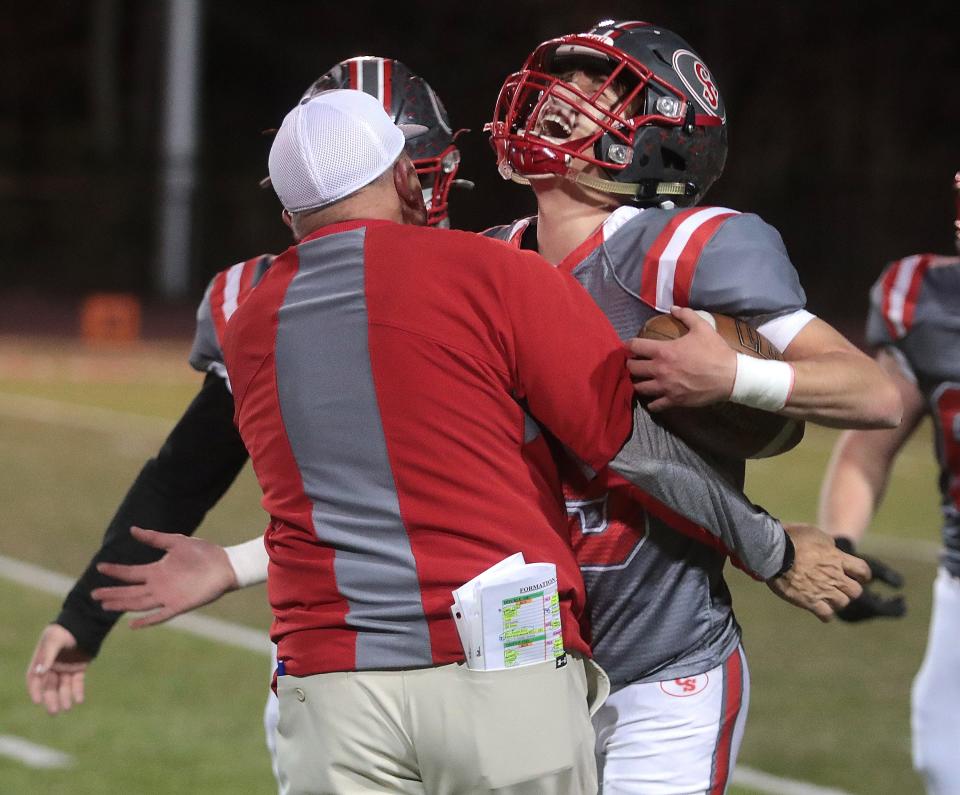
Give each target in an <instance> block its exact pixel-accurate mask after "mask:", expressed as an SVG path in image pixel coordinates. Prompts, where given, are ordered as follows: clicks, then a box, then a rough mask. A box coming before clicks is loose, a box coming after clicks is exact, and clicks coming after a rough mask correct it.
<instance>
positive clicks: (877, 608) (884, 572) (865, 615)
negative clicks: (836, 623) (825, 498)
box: [834, 537, 907, 622]
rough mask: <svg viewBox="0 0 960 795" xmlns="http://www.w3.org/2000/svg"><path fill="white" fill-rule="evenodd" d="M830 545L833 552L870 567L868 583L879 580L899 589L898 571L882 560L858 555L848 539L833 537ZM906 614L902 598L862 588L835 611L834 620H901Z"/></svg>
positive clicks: (900, 581)
mask: <svg viewBox="0 0 960 795" xmlns="http://www.w3.org/2000/svg"><path fill="white" fill-rule="evenodd" d="M834 543H835V544H836V545H837V549H839V550H840V551H842V552H846V553H847V554H848V555H855V556H856V557H858V558H860V559H861V560H863V561H864V562H865V563H866V564H867V565H868V566H869V567H870V579H871V581H874V580H879V581H880V582H883V583H886V584H887V585H889V586H891V587H892V588H900V587H902V586H903V577H902V576H901V575H900V572H898V571H896V570H895V569H892V568H890V567H889V566H888V565H887V564H886V563H884V562H883V561H880V560H877V559H876V558H872V557H869V556H868V555H861V554H860V553H859V552H857V550H856V549H855V548H854V545H853V541H851V540H850V539H849V538H844V537H840V538H835V539H834ZM906 613H907V603H906V600H905V599H904V598H903V597H902V596H880V595H879V594H876V593H874V592H873V591H871V590H869V589H868V588H864V589H863V593H862V594H860V596H859V597H857V598H856V599H852V600H851V601H850V604H848V605H847V606H846V607H844V608H843V609H842V610H838V611H837V618H839V619H840V620H841V621H850V622H854V621H866V620H867V619H870V618H880V617H887V618H902V617H903V616H905V615H906Z"/></svg>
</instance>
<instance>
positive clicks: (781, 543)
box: [610, 406, 786, 580]
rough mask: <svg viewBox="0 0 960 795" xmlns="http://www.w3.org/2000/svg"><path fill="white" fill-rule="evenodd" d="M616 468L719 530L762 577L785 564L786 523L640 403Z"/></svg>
mask: <svg viewBox="0 0 960 795" xmlns="http://www.w3.org/2000/svg"><path fill="white" fill-rule="evenodd" d="M610 468H611V469H612V470H614V471H615V472H617V473H618V474H619V475H621V476H622V477H624V478H626V479H627V480H628V481H630V482H631V483H633V484H634V485H635V486H637V487H638V488H640V489H642V490H643V491H645V492H646V493H647V494H649V495H651V496H652V497H654V498H655V499H657V500H659V501H660V502H662V503H664V504H665V505H667V506H668V507H669V508H671V509H672V510H673V511H675V512H676V513H678V514H680V515H681V516H683V517H684V518H686V519H688V520H689V521H691V522H693V523H695V524H697V525H699V526H701V527H703V528H704V529H706V530H707V531H708V532H710V533H711V534H713V535H714V536H715V537H716V538H717V539H719V541H720V543H721V544H722V545H723V546H724V547H726V549H728V550H729V551H730V553H731V554H733V555H735V556H736V557H737V558H738V560H739V562H740V563H741V564H742V566H743V568H745V569H746V570H747V571H748V572H749V573H751V574H752V575H754V576H755V577H757V578H759V579H764V580H765V579H769V578H770V577H772V576H774V575H775V574H776V573H777V572H778V571H779V570H780V567H781V566H782V564H783V560H784V548H785V544H786V539H785V534H784V530H783V526H782V525H781V524H780V523H779V522H778V521H777V520H776V519H774V518H773V517H771V516H770V515H769V514H767V513H766V512H765V511H763V510H761V509H760V508H757V507H756V506H754V505H753V504H751V503H750V501H749V500H748V499H747V498H746V496H745V495H744V493H743V492H742V491H741V490H740V489H739V488H737V487H736V486H735V485H733V484H732V483H730V481H729V480H727V479H726V477H725V476H724V475H723V474H722V473H721V472H720V471H719V470H718V469H716V468H715V467H714V466H713V465H712V464H710V463H709V462H708V461H706V460H705V459H704V458H703V457H702V456H700V455H699V454H698V453H696V452H695V451H694V450H693V449H691V448H690V447H689V446H688V445H687V444H686V443H684V442H683V441H682V440H681V439H679V438H678V437H676V436H674V435H673V434H672V433H670V432H669V431H667V430H666V429H664V428H663V427H662V426H661V425H659V424H657V423H656V422H655V421H654V420H653V418H652V417H651V415H650V414H649V413H648V412H647V411H645V410H644V409H642V408H640V407H639V406H637V407H636V408H635V410H634V429H633V434H632V435H631V437H630V439H629V440H628V441H627V443H626V444H625V445H624V447H623V449H622V450H621V451H620V452H619V453H618V455H617V456H616V458H614V459H613V461H611V462H610Z"/></svg>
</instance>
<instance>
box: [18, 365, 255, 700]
mask: <svg viewBox="0 0 960 795" xmlns="http://www.w3.org/2000/svg"><path fill="white" fill-rule="evenodd" d="M246 460H247V451H246V449H245V448H244V446H243V442H242V441H241V440H240V435H239V433H238V432H237V429H236V427H235V426H234V424H233V398H232V397H231V395H230V392H229V391H228V389H227V388H226V384H225V382H224V380H223V379H222V378H220V377H219V376H216V375H208V376H207V378H206V380H205V381H204V383H203V386H202V387H201V389H200V391H199V393H198V394H197V396H196V397H195V398H194V400H193V402H192V403H191V404H190V406H189V407H188V408H187V410H186V411H185V413H184V415H183V416H182V417H181V418H180V420H179V422H177V424H176V426H175V427H174V429H173V430H172V431H171V433H170V435H169V437H168V438H167V440H166V441H165V442H164V444H163V446H162V447H161V449H160V451H159V452H158V453H157V456H156V457H155V458H152V459H150V460H149V461H147V463H146V464H145V465H144V467H143V469H142V470H141V471H140V474H139V475H138V476H137V478H136V480H135V481H134V482H133V484H132V485H131V487H130V490H129V491H128V492H127V495H126V497H124V500H123V502H122V503H121V504H120V506H119V508H118V509H117V512H116V514H115V515H114V517H113V519H112V520H111V521H110V524H109V525H108V526H107V530H106V533H105V534H104V538H103V543H102V544H101V546H100V549H99V550H98V551H97V553H96V554H95V555H94V556H93V558H92V559H91V561H90V563H89V564H88V565H87V568H86V570H85V571H84V573H83V575H82V576H81V577H80V579H79V580H77V583H76V584H75V585H74V587H73V589H72V590H71V591H70V593H69V595H68V596H67V598H66V600H65V601H64V603H63V607H62V609H61V611H60V615H58V616H57V618H56V619H55V621H54V623H52V624H50V625H48V626H47V627H46V628H44V630H43V631H42V632H41V634H40V638H39V640H38V642H37V646H36V649H35V650H34V653H33V656H32V657H31V659H30V663H29V665H28V667H27V672H26V684H27V691H28V693H29V694H30V697H31V699H32V700H33V702H34V703H35V704H43V706H44V707H45V708H46V710H47V712H49V713H50V714H51V715H53V714H56V713H58V712H61V711H64V710H68V709H70V708H71V707H72V706H73V704H75V703H80V702H82V701H83V695H84V694H83V678H84V673H85V671H86V667H87V665H88V664H89V663H90V661H91V660H92V659H93V658H94V657H95V656H96V655H97V653H98V652H99V650H100V645H101V643H102V642H103V640H104V638H105V637H106V636H107V634H108V633H109V632H110V630H111V628H112V627H113V626H114V624H115V623H116V622H117V619H118V618H119V617H120V614H119V613H117V612H112V611H108V610H105V609H104V608H103V607H101V605H100V604H99V603H98V602H97V601H96V600H94V599H93V598H92V596H91V591H93V589H94V588H97V587H101V586H105V585H109V584H110V583H111V580H110V578H109V577H106V576H104V575H103V574H101V573H100V572H99V571H98V570H97V564H98V563H100V562H101V561H105V560H110V561H122V562H124V563H129V564H137V563H149V562H151V561H154V560H157V559H158V558H159V557H160V556H161V554H162V552H161V551H158V550H156V549H154V548H152V547H149V546H145V545H144V544H141V543H140V542H139V541H137V540H136V539H135V538H132V537H131V535H130V527H131V525H147V526H149V527H154V528H156V529H158V530H160V531H162V532H164V533H180V532H187V533H192V532H193V531H194V530H196V528H197V526H198V525H199V524H200V522H201V521H202V520H203V517H204V516H205V515H206V512H207V511H208V510H209V509H210V508H211V507H213V505H215V504H216V502H217V501H218V500H219V499H220V497H222V496H223V494H224V492H225V491H226V490H227V488H229V486H230V484H231V483H232V482H233V481H234V479H235V478H236V476H237V473H239V471H240V469H241V468H242V467H243V465H244V463H245V462H246Z"/></svg>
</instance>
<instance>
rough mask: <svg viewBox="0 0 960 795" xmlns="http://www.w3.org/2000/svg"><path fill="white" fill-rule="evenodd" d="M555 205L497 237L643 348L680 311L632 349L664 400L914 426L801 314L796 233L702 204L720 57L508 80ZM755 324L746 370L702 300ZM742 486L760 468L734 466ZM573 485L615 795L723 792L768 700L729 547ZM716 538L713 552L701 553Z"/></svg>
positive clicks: (570, 496) (721, 126)
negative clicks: (548, 265) (663, 334)
mask: <svg viewBox="0 0 960 795" xmlns="http://www.w3.org/2000/svg"><path fill="white" fill-rule="evenodd" d="M487 129H488V130H489V131H490V133H491V139H492V143H493V146H494V149H495V151H496V154H497V160H498V166H499V169H500V172H501V174H502V175H503V176H504V177H505V178H510V179H513V180H514V181H516V182H521V183H524V184H529V185H530V187H531V188H532V189H533V191H534V194H535V195H536V199H537V209H538V212H537V215H536V216H535V217H533V218H524V219H521V220H519V221H517V222H515V223H513V224H511V225H508V226H503V227H497V228H495V229H492V230H489V231H488V232H487V234H490V235H492V236H495V237H499V238H501V239H503V240H506V241H508V242H510V243H512V244H513V245H516V246H521V247H525V248H531V249H535V250H537V251H539V252H540V254H541V255H543V256H544V257H546V258H547V259H548V260H549V261H550V262H552V263H553V264H554V265H556V266H557V267H558V268H561V269H563V270H566V271H567V272H569V273H571V274H572V275H573V276H574V277H575V278H576V279H578V280H579V281H580V282H581V284H583V286H584V287H585V288H586V289H587V290H588V291H589V292H590V294H591V295H592V296H593V297H594V299H595V300H596V301H597V303H598V304H599V305H600V307H601V308H602V309H603V310H604V312H605V313H606V314H607V316H608V317H609V319H610V321H611V322H612V323H613V325H614V327H615V328H616V329H617V331H618V332H619V333H620V335H621V337H622V338H623V339H624V340H628V339H629V338H631V337H633V336H634V335H635V334H636V332H637V330H638V329H639V328H640V327H641V326H642V325H643V323H644V322H645V321H646V320H647V319H649V318H650V317H652V316H654V315H655V314H657V313H666V312H671V311H672V312H673V313H674V314H675V315H676V316H677V317H678V318H679V319H681V320H682V321H683V322H684V323H685V324H686V325H687V326H689V329H690V330H689V333H688V334H687V335H686V336H685V337H682V338H681V339H680V340H678V341H675V342H669V343H658V342H653V341H648V340H634V341H633V342H631V343H630V344H631V347H632V348H633V350H634V352H635V354H636V355H637V356H638V359H637V360H636V361H635V362H632V363H631V370H632V372H633V374H634V376H635V378H636V380H637V391H638V393H639V394H640V395H641V396H643V397H645V398H647V399H649V400H650V403H649V407H650V409H651V410H654V411H656V410H659V409H661V408H667V407H670V406H674V405H703V404H707V403H711V402H717V401H723V400H727V399H730V400H732V401H735V402H739V403H742V404H744V405H750V406H754V407H756V408H761V409H767V410H772V411H779V412H781V413H783V414H786V415H789V416H792V417H797V418H802V419H806V420H813V421H816V422H820V423H823V424H829V425H835V426H846V427H860V428H885V427H892V426H895V425H896V424H897V423H898V421H899V417H900V411H901V409H900V400H899V396H898V394H897V391H896V388H895V387H894V385H893V383H892V382H891V381H890V379H889V378H888V377H887V376H885V375H884V373H883V372H882V370H881V369H880V368H879V367H878V366H877V365H876V364H874V363H873V362H872V361H871V360H870V359H869V358H868V357H866V356H865V355H864V354H862V353H861V352H860V351H858V350H857V349H856V348H855V347H854V346H853V345H851V344H850V343H849V342H848V341H847V340H846V339H844V338H843V337H842V336H841V335H840V334H839V333H838V332H836V331H835V330H834V329H833V328H832V327H831V326H830V325H828V324H827V323H825V322H824V321H822V320H820V319H818V318H815V317H814V316H813V315H812V314H810V313H809V312H807V311H806V310H805V308H804V304H805V300H806V299H805V295H804V292H803V290H802V288H801V286H800V283H799V279H798V277H797V273H796V271H795V269H794V267H793V265H792V264H791V262H790V260H789V258H788V256H787V253H786V251H785V249H784V246H783V243H782V241H781V239H780V236H779V234H778V233H777V232H776V230H774V229H773V228H772V227H770V226H769V225H767V224H766V223H764V222H763V221H762V220H761V219H760V218H758V217H757V216H756V215H751V214H745V213H740V212H737V211H734V210H730V209H727V208H722V207H704V206H698V202H700V201H701V200H702V198H703V196H704V194H705V193H706V191H707V190H708V189H709V187H710V186H711V184H712V183H713V182H714V180H715V179H716V178H717V177H718V176H719V175H720V173H721V171H722V170H723V166H724V161H725V159H726V151H727V144H726V135H727V132H726V112H725V109H724V104H723V99H722V97H721V95H720V92H719V89H718V87H717V85H716V82H715V80H714V78H713V76H712V73H711V71H710V70H709V69H708V68H707V66H706V65H705V63H704V62H703V60H702V59H701V58H700V57H699V56H698V55H697V54H696V53H695V52H694V51H693V50H692V48H691V47H690V46H689V45H688V44H687V43H686V42H685V41H684V40H683V39H681V38H680V37H679V36H677V35H676V34H674V33H672V32H670V31H669V30H665V29H663V28H659V27H656V26H654V25H650V24H648V23H645V22H619V23H618V22H613V21H606V22H602V23H600V24H599V25H598V26H597V27H595V28H594V29H592V30H591V31H590V32H588V33H586V34H580V35H572V36H563V37H560V38H557V39H553V40H550V41H547V42H544V43H543V44H541V45H540V46H538V47H537V48H536V49H535V50H534V51H533V53H532V54H531V55H530V57H529V58H528V59H527V61H526V63H525V64H524V66H523V68H522V69H521V70H520V71H519V72H516V73H515V74H513V75H511V76H510V77H508V78H507V80H506V82H505V83H504V85H503V88H502V90H501V92H500V96H499V98H498V101H497V104H496V108H495V111H494V119H493V121H492V122H491V123H490V124H489V125H488V128H487ZM677 307H693V308H695V309H706V310H709V311H713V312H719V313H723V314H728V315H735V316H738V317H742V318H745V319H747V320H748V322H749V323H750V324H751V325H753V326H754V327H755V328H757V329H758V330H759V331H760V332H761V333H762V334H763V335H764V336H766V337H767V338H768V339H769V340H771V341H772V342H773V344H774V345H775V346H777V347H778V348H779V349H780V350H781V351H783V352H784V357H785V359H786V360H787V361H788V362H789V364H788V365H785V364H783V363H780V362H772V361H766V362H758V361H757V360H753V361H744V359H745V358H746V357H742V356H737V355H735V354H734V353H733V351H732V350H731V349H730V348H729V347H728V346H727V345H726V343H725V342H723V341H722V340H721V339H720V337H719V336H718V335H717V334H716V333H715V332H714V331H713V329H712V327H711V326H710V325H709V324H708V323H706V322H704V321H703V320H702V319H700V318H699V317H698V316H697V315H696V314H695V313H694V312H693V311H692V310H691V309H686V308H681V309H678V308H677ZM731 469H732V474H733V476H734V477H736V478H742V474H743V464H742V462H740V463H739V464H731ZM566 476H567V483H566V485H565V491H566V497H567V501H568V511H569V513H570V516H571V521H572V524H573V536H574V539H575V546H576V549H577V555H578V559H579V561H580V564H581V567H582V570H583V573H584V578H585V579H586V582H587V590H588V601H589V611H590V618H591V623H592V627H593V647H594V653H595V656H596V658H597V660H598V662H599V663H600V664H601V665H602V666H603V667H604V668H605V669H606V670H607V672H608V673H609V675H610V677H611V680H612V683H613V687H614V690H615V691H616V692H614V693H613V694H612V695H611V697H610V698H609V699H608V701H607V704H606V705H605V706H604V707H603V708H602V709H601V710H600V712H599V713H598V715H597V716H596V718H595V725H596V729H597V757H598V763H599V765H600V766H601V770H602V781H603V791H604V792H605V793H608V794H609V793H620V792H631V793H643V794H644V795H672V794H674V793H690V792H711V793H713V792H722V791H723V790H724V788H725V787H726V783H727V778H728V775H729V772H730V771H731V770H732V768H733V764H734V761H735V759H736V755H737V751H738V748H739V744H740V740H741V737H742V732H743V725H744V720H745V717H746V708H747V703H748V698H749V676H748V673H747V667H746V660H745V657H744V654H743V649H742V647H741V646H740V628H739V627H738V626H737V623H736V621H735V619H734V616H733V612H732V607H731V600H730V594H729V592H728V590H727V587H726V584H725V583H724V581H723V576H722V569H723V564H724V559H725V556H726V550H724V549H722V548H718V546H717V544H716V543H713V542H712V540H711V539H705V538H704V537H703V535H702V534H701V533H700V532H699V531H698V529H697V528H693V527H689V526H688V524H685V523H684V522H682V521H680V520H678V518H677V517H676V516H671V515H670V514H669V513H668V512H663V511H662V510H661V509H660V506H651V505H650V504H649V502H647V501H646V500H644V499H643V497H642V495H637V494H636V493H635V492H632V491H629V490H625V489H623V488H621V486H622V481H620V480H618V479H617V478H616V477H615V476H612V475H610V474H609V473H605V474H603V475H601V476H600V477H598V478H596V479H595V480H594V481H592V482H587V481H586V480H585V479H584V478H583V477H582V476H581V475H580V474H579V470H578V468H577V467H575V466H570V467H569V468H568V469H567V472H566ZM704 542H706V543H704Z"/></svg>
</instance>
